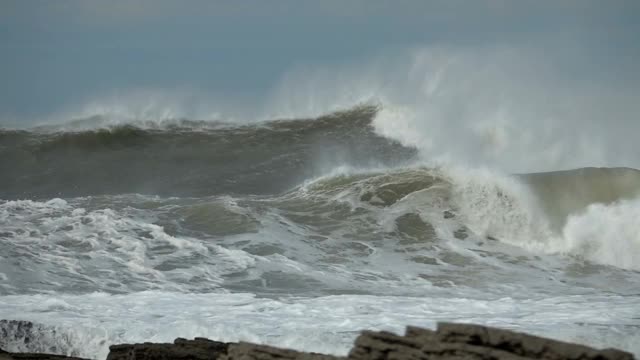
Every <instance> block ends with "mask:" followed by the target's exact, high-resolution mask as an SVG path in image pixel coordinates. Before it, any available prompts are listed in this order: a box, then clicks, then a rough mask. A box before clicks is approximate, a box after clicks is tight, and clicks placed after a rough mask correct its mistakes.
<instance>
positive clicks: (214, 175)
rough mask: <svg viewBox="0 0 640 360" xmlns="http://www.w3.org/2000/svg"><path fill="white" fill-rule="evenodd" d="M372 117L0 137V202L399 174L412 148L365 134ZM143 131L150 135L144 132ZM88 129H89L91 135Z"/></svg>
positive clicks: (269, 186)
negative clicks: (372, 171) (332, 173)
mask: <svg viewBox="0 0 640 360" xmlns="http://www.w3.org/2000/svg"><path fill="white" fill-rule="evenodd" d="M376 111H377V108H376V107H374V106H362V107H356V108H353V109H351V110H348V111H343V112H337V113H332V114H328V115H325V116H321V117H319V118H316V119H309V120H308V119H302V120H274V121H269V122H263V123H260V124H254V125H244V126H238V125H234V124H228V123H227V124H225V123H211V122H203V121H199V122H198V121H188V120H174V121H171V122H165V123H163V125H162V126H155V127H151V126H153V125H154V124H155V123H152V124H151V125H149V124H146V123H144V122H136V123H132V124H129V125H117V126H113V127H111V126H108V127H102V125H103V124H102V123H100V124H101V125H99V126H100V127H99V128H97V129H93V130H87V126H86V125H87V124H86V122H89V124H95V123H96V119H93V118H92V119H87V120H84V121H81V122H76V125H75V126H71V127H68V126H65V127H62V128H61V127H45V128H42V127H41V128H36V129H31V130H4V131H0V172H2V173H3V176H2V177H1V178H0V189H1V190H0V198H3V199H15V198H34V197H36V198H51V197H59V196H63V197H65V196H86V195H98V194H120V193H142V194H156V195H175V196H207V195H213V194H234V193H235V194H243V193H244V194H247V193H253V194H264V193H274V192H281V191H284V190H286V189H289V188H292V187H294V186H296V185H297V184H299V183H301V182H302V181H303V180H304V179H307V178H310V177H314V176H318V175H320V174H322V173H323V172H326V171H328V169H331V168H332V167H333V166H335V165H336V164H340V165H352V166H360V167H372V166H377V165H397V164H398V163H402V162H406V161H408V160H410V159H411V158H412V157H413V156H414V155H415V149H412V148H408V147H403V146H401V145H400V144H399V143H398V142H396V141H394V140H390V139H387V138H383V137H381V136H379V135H377V134H375V133H374V132H373V128H372V127H371V121H372V119H373V117H374V116H375V114H376ZM145 125H149V126H145ZM90 126H91V125H89V127H90Z"/></svg>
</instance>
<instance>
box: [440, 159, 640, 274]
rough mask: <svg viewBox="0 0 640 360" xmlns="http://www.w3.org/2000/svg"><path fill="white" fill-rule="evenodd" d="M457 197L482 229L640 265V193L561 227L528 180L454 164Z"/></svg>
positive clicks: (554, 249) (507, 238) (470, 221)
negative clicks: (551, 220)
mask: <svg viewBox="0 0 640 360" xmlns="http://www.w3.org/2000/svg"><path fill="white" fill-rule="evenodd" d="M447 173H448V175H449V176H451V177H452V186H453V190H452V192H453V199H452V200H453V201H454V203H455V204H456V206H457V207H458V208H459V211H460V215H461V216H462V221H463V223H464V224H465V225H466V226H468V227H469V228H470V229H471V230H472V231H473V232H474V233H475V234H476V235H479V236H481V237H492V238H496V239H499V240H500V241H503V242H506V243H509V244H512V245H516V246H519V247H522V248H525V249H527V250H529V251H533V252H534V253H546V254H555V253H563V254H568V255H571V256H576V257H578V258H581V259H585V260H589V261H592V262H595V263H598V264H604V265H613V266H616V267H619V268H624V269H634V270H638V269H640V222H638V219H639V218H640V199H635V200H621V201H617V202H614V203H612V204H608V205H605V204H598V203H596V204H591V205H589V206H588V207H587V208H586V209H585V210H584V211H580V210H578V211H579V212H577V213H574V214H571V215H570V216H569V217H568V219H567V221H566V224H565V225H564V227H563V229H562V231H561V232H560V233H555V232H554V231H552V230H551V228H550V226H549V222H548V218H547V217H546V215H545V214H544V213H543V211H542V210H541V208H540V206H539V204H538V200H537V198H536V197H535V196H534V195H533V193H532V192H531V190H530V188H528V186H527V185H525V184H523V183H521V182H520V181H519V180H518V179H517V178H515V177H512V176H507V175H501V174H500V173H498V172H495V171H489V170H486V169H476V170H472V169H468V168H459V167H458V168H449V169H448V170H447Z"/></svg>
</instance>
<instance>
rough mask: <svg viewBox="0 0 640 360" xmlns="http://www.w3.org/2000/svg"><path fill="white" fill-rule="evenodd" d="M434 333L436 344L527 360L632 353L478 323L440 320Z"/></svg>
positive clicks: (628, 356)
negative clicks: (495, 351) (497, 351)
mask: <svg viewBox="0 0 640 360" xmlns="http://www.w3.org/2000/svg"><path fill="white" fill-rule="evenodd" d="M436 333H437V338H438V340H439V341H440V343H462V344H468V345H474V346H477V347H482V348H489V349H490V348H493V349H500V350H504V351H506V352H509V353H511V354H514V355H518V356H522V357H525V358H529V359H549V360H552V359H576V360H577V359H580V360H589V359H593V360H596V359H599V360H604V359H611V360H614V359H615V360H623V359H624V360H631V359H633V355H631V354H630V353H627V352H624V351H620V350H614V349H605V350H596V349H593V348H590V347H587V346H584V345H577V344H571V343H567V342H563V341H557V340H551V339H546V338H543V337H539V336H534V335H529V334H524V333H518V332H515V331H511V330H503V329H496V328H490V327H486V326H481V325H468V324H452V323H440V324H438V330H437V332H436Z"/></svg>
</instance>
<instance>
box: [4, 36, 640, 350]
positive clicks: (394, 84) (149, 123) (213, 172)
mask: <svg viewBox="0 0 640 360" xmlns="http://www.w3.org/2000/svg"><path fill="white" fill-rule="evenodd" d="M556 65H557V64H556V62H554V61H553V56H552V54H549V56H547V54H542V53H540V52H536V51H533V50H524V49H507V48H492V49H488V48H480V49H469V48H465V49H462V48H446V47H441V48H415V49H412V50H409V51H402V52H399V53H397V54H394V55H393V56H380V57H377V58H374V59H363V60H362V61H361V62H357V63H351V64H342V65H335V66H323V65H318V66H309V67H300V68H296V69H293V70H292V71H291V72H289V73H288V74H286V75H285V76H284V77H283V79H282V81H281V82H280V83H279V84H277V85H276V86H275V87H274V89H273V91H272V92H271V93H270V94H268V96H266V97H265V98H263V99H261V100H260V101H255V102H251V103H250V104H241V105H242V107H244V108H243V109H242V110H241V111H238V110H237V111H234V109H215V103H216V101H211V103H207V104H198V103H197V102H196V103H195V104H194V103H192V100H193V99H194V98H189V97H188V96H184V98H185V99H187V98H189V99H191V100H184V101H183V100H182V99H181V96H178V95H176V96H175V97H171V96H169V97H168V98H166V95H163V94H162V92H158V93H157V94H155V93H154V92H146V93H138V95H137V96H132V97H129V98H128V97H126V96H125V97H123V98H118V99H116V100H113V99H111V100H109V101H106V102H105V103H104V104H100V102H95V103H92V104H90V106H87V107H86V108H85V109H84V110H81V111H78V112H70V113H73V114H76V115H65V116H66V119H65V120H64V121H60V119H56V120H55V121H54V120H52V121H49V122H45V123H44V124H40V125H39V126H34V127H26V128H22V129H8V128H7V129H3V130H0V173H2V174H3V176H2V177H1V178H0V199H2V200H0V296H1V297H2V300H3V301H1V302H0V303H1V304H2V305H0V318H16V319H25V320H31V321H35V322H37V323H40V324H42V325H41V326H43V329H45V330H42V331H43V332H46V331H47V330H46V329H47V328H48V327H51V326H58V327H59V329H58V332H56V334H61V335H59V336H58V335H56V336H57V337H56V336H53V337H44V338H43V339H45V340H43V341H44V342H45V343H35V344H31V345H29V344H27V343H25V342H24V341H21V340H20V339H18V340H16V341H14V342H12V343H10V344H4V343H1V342H0V346H8V347H9V350H11V349H27V350H29V349H31V348H30V346H32V347H34V348H36V347H38V348H42V347H46V346H51V344H54V345H56V346H57V349H59V350H57V351H59V352H62V353H69V354H76V355H83V356H89V357H94V356H96V355H95V354H99V357H104V356H105V355H106V351H107V349H108V345H109V343H113V342H134V341H170V340H172V339H173V338H174V337H177V336H183V337H184V336H187V337H188V336H190V335H193V336H211V337H215V338H218V339H222V340H238V339H241V340H251V341H260V342H266V343H270V344H276V345H286V346H294V347H297V348H301V349H307V350H315V351H328V352H332V353H344V352H345V351H346V349H347V348H348V344H349V342H350V341H351V340H352V339H353V338H354V337H355V335H356V333H357V331H358V330H360V329H361V328H372V329H387V330H396V331H397V330H399V329H401V328H402V327H403V326H405V325H408V324H412V325H423V326H432V325H433V324H434V321H436V320H457V321H470V322H476V323H485V324H490V325H498V326H502V327H507V328H513V329H518V330H525V331H532V332H534V333H538V334H544V335H549V334H550V332H551V333H552V335H554V336H556V337H558V338H561V339H566V340H571V341H577V342H581V343H588V344H595V345H597V346H618V347H621V348H623V349H627V350H629V351H632V352H635V353H639V352H640V348H638V345H637V344H639V343H640V332H639V331H638V329H639V328H640V324H639V323H638V321H639V320H638V318H637V314H636V313H637V312H638V309H640V298H639V297H638V291H637V289H638V288H640V287H639V285H640V275H639V274H640V273H639V272H638V271H640V225H639V224H640V223H638V221H637V219H638V216H640V202H639V199H640V171H638V170H635V169H636V168H640V162H639V161H640V160H638V159H640V156H639V155H640V154H639V153H638V147H637V145H636V134H637V133H640V121H637V119H636V117H637V114H639V113H640V112H638V110H640V109H639V108H638V107H639V106H640V105H639V103H638V102H637V101H635V100H637V95H638V92H637V90H636V89H634V88H629V87H626V88H625V87H624V86H623V85H620V84H617V83H615V82H607V81H604V80H603V81H599V82H598V83H591V82H589V81H584V80H583V79H575V78H572V77H571V76H569V75H567V74H566V73H565V72H566V70H567V65H563V66H556ZM141 94H142V95H141ZM163 99H165V100H163ZM166 99H170V101H169V100H166ZM181 101H183V102H186V104H185V103H181ZM219 102H220V103H224V101H219ZM227 104H228V103H227ZM227 106H228V107H233V106H229V105H227ZM77 114H79V115H77ZM53 118H55V116H54V117H53ZM143 303H144V304H147V305H145V306H144V307H140V306H139V304H143ZM136 304H138V305H136ZM131 308H133V309H134V310H135V311H133V310H131ZM176 309H180V314H181V315H180V316H178V315H176V311H177V310H176ZM603 309H604V310H603ZM309 314H311V315H309ZM313 314H327V316H325V317H320V316H315V315H313ZM308 316H312V317H313V319H314V321H313V326H311V325H309V324H308V319H307V317H308ZM127 317H133V318H135V319H136V321H135V322H132V323H133V324H134V325H131V324H125V323H124V322H123V321H124V320H123V319H125V318H127ZM345 319H347V320H345ZM158 324H161V325H162V326H157V325H158ZM274 324H277V326H276V325H274ZM75 326H81V327H82V328H83V331H79V330H77V329H76V328H75ZM164 328H166V329H168V330H163V329H164ZM279 329H280V330H279ZM550 329H552V330H550ZM611 334H615V336H612V335H611ZM308 339H317V341H316V340H314V341H311V340H308ZM327 344H339V345H336V346H329V345H327Z"/></svg>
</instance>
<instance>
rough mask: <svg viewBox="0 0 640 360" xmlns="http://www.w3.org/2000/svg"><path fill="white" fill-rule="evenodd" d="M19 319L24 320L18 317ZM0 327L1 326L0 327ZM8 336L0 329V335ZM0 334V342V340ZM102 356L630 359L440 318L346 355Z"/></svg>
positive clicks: (247, 351) (133, 357)
mask: <svg viewBox="0 0 640 360" xmlns="http://www.w3.org/2000/svg"><path fill="white" fill-rule="evenodd" d="M23 323H25V324H29V323H26V322H23ZM0 330H1V329H0ZM2 335H4V336H11V334H7V333H6V332H5V333H1V332H0V336H2ZM1 340H2V339H0V344H2V341H1ZM109 349H110V353H109V356H108V357H107V360H155V359H162V360H164V359H182V360H187V359H188V360H200V359H214V360H215V359H219V360H441V359H442V360H444V359H447V360H449V359H451V360H453V359H460V360H463V359H465V360H467V359H468V360H476V359H477V360H525V359H544V360H560V359H570V360H632V359H634V357H633V355H632V354H630V353H628V352H624V351H620V350H616V349H605V350H597V349H593V348H590V347H587V346H583V345H577V344H571V343H567V342H562V341H556V340H551V339H546V338H542V337H538V336H533V335H528V334H523V333H518V332H514V331H510V330H502V329H496V328H490V327H486V326H480V325H468V324H452V323H440V324H438V329H437V330H436V331H432V330H427V329H422V328H417V327H407V330H406V333H405V334H404V335H396V334H392V333H389V332H385V331H363V332H362V334H361V335H360V336H359V337H358V338H357V339H356V341H355V344H354V346H353V348H352V349H351V351H350V352H349V355H348V356H347V357H338V356H331V355H323V354H316V353H308V352H300V351H294V350H288V349H280V348H276V347H272V346H266V345H256V344H250V343H244V342H239V343H223V342H218V341H212V340H209V339H204V338H195V339H194V340H186V339H181V338H178V339H176V340H175V341H174V342H173V344H154V343H144V344H122V345H113V346H111V347H110V348H109ZM10 359H25V360H26V359H39V360H49V359H79V358H73V357H66V356H61V355H48V354H34V353H8V352H4V351H2V350H0V360H10Z"/></svg>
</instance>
